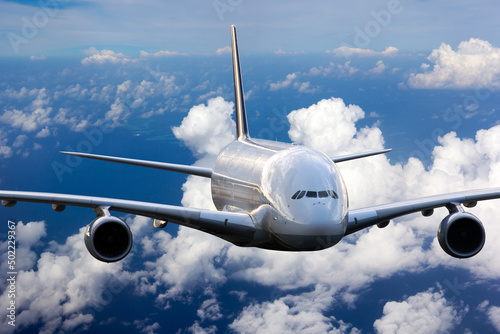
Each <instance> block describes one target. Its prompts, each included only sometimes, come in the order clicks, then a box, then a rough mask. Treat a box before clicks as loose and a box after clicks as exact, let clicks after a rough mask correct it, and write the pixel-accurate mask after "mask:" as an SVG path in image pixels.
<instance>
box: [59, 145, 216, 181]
mask: <svg viewBox="0 0 500 334" xmlns="http://www.w3.org/2000/svg"><path fill="white" fill-rule="evenodd" d="M61 153H64V154H67V155H73V156H75V157H80V158H87V159H95V160H103V161H110V162H118V163H121V164H127V165H134V166H141V167H149V168H156V169H163V170H169V171H173V172H179V173H184V174H190V175H197V176H202V177H208V178H211V177H212V168H206V167H199V166H189V165H178V164H171V163H166V162H158V161H147V160H138V159H129V158H119V157H111V156H107V155H97V154H90V153H80V152H63V151H61Z"/></svg>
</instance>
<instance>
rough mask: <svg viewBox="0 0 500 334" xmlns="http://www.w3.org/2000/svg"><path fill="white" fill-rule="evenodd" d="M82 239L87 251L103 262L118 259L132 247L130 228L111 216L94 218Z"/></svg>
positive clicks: (125, 254)
mask: <svg viewBox="0 0 500 334" xmlns="http://www.w3.org/2000/svg"><path fill="white" fill-rule="evenodd" d="M84 240H85V246H87V250H88V251H89V253H90V254H92V256H93V257H95V258H96V259H98V260H99V261H103V262H116V261H120V260H121V259H123V258H124V257H125V256H127V254H128V253H129V252H130V249H131V248H132V232H130V228H129V227H128V225H127V224H126V223H125V222H124V221H123V220H121V219H119V218H116V217H113V216H102V217H98V218H96V219H94V220H93V221H92V222H91V223H90V224H89V226H88V227H87V231H85V235H84Z"/></svg>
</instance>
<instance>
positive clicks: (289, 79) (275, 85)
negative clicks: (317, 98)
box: [269, 73, 317, 93]
mask: <svg viewBox="0 0 500 334" xmlns="http://www.w3.org/2000/svg"><path fill="white" fill-rule="evenodd" d="M310 86H311V83H310V82H309V81H307V82H300V81H299V80H298V75H297V73H290V74H288V75H287V76H286V79H285V80H283V81H278V82H271V83H270V84H269V90H270V91H276V90H280V89H285V88H288V87H293V88H295V89H296V90H297V91H298V92H300V93H313V92H315V91H316V90H317V89H316V88H311V87H310Z"/></svg>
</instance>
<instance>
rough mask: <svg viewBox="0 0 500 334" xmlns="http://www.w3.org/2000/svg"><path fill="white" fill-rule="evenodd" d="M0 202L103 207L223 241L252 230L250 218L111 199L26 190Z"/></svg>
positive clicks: (3, 195)
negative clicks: (202, 233)
mask: <svg viewBox="0 0 500 334" xmlns="http://www.w3.org/2000/svg"><path fill="white" fill-rule="evenodd" d="M0 200H2V205H4V206H6V207H10V206H14V205H15V204H16V203H17V202H18V201H19V202H36V203H48V204H52V208H53V209H54V210H55V211H63V210H64V208H65V206H66V205H70V206H80V207H87V208H92V209H94V210H95V209H98V208H106V209H108V210H113V211H118V212H123V213H130V214H134V215H140V216H145V217H150V218H155V219H159V220H164V221H167V222H172V223H175V224H179V225H182V226H187V227H191V228H195V229H198V230H202V231H204V232H208V233H210V234H215V235H217V236H220V237H222V238H224V239H227V238H225V237H224V236H233V237H234V238H235V239H238V240H252V238H253V234H254V232H255V230H256V228H255V225H254V223H253V220H252V218H251V217H250V215H248V214H245V213H237V212H226V211H210V210H202V209H193V208H185V207H180V206H173V205H165V204H155V203H147V202H139V201H129V200H121V199H113V198H102V197H91V196H79V195H66V194H53V193H42V192H27V191H1V190H0ZM96 212H97V211H96Z"/></svg>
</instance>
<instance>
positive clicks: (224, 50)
mask: <svg viewBox="0 0 500 334" xmlns="http://www.w3.org/2000/svg"><path fill="white" fill-rule="evenodd" d="M231 51H232V50H231V47H230V46H229V45H227V46H225V47H223V48H219V49H217V50H216V51H215V53H216V54H218V55H223V54H226V53H231Z"/></svg>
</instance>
